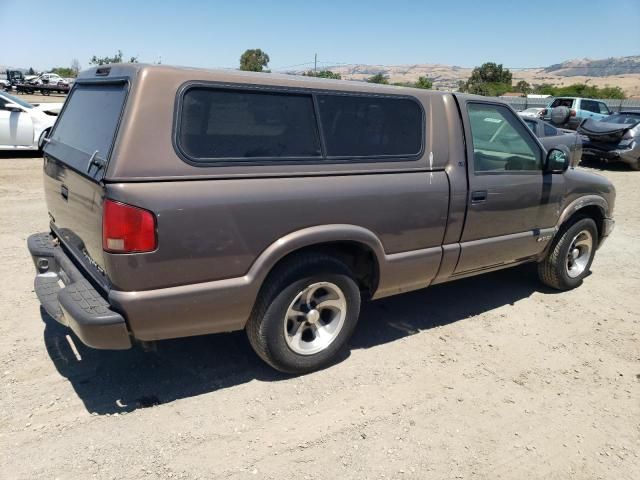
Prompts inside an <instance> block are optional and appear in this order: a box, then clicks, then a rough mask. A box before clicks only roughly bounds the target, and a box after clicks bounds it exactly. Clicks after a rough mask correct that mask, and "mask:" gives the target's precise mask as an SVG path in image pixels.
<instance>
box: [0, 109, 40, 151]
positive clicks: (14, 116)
mask: <svg viewBox="0 0 640 480" xmlns="http://www.w3.org/2000/svg"><path fill="white" fill-rule="evenodd" d="M6 103H8V100H5V99H4V98H0V145H5V146H6V145H8V146H22V147H25V146H32V145H33V121H32V120H31V116H30V115H29V114H28V113H26V112H12V111H11V110H7V109H6V108H5V104H6Z"/></svg>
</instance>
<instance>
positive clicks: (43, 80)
mask: <svg viewBox="0 0 640 480" xmlns="http://www.w3.org/2000/svg"><path fill="white" fill-rule="evenodd" d="M29 83H30V84H32V85H69V82H67V80H65V79H64V78H62V77H61V76H60V75H58V74H57V73H43V74H42V75H40V76H38V77H36V78H34V79H32V80H29Z"/></svg>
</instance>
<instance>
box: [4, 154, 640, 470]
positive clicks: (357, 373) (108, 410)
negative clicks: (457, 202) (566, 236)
mask: <svg viewBox="0 0 640 480" xmlns="http://www.w3.org/2000/svg"><path fill="white" fill-rule="evenodd" d="M12 157H13V155H4V156H2V155H0V278H1V279H2V281H1V284H2V288H0V478H2V479H56V478H59V479H64V480H68V479H87V478H99V479H118V480H119V479H152V478H162V479H165V478H187V479H196V478H206V479H213V478H224V479H241V478H270V479H278V480H280V479H337V478H340V479H342V478H357V479H365V478H371V479H373V478H384V479H425V478H434V479H499V478H504V479H506V478H509V479H524V478H540V479H574V478H575V479H599V478H601V479H616V480H620V479H638V478H640V294H639V293H640V208H638V207H639V206H640V202H639V200H638V198H639V197H638V191H639V187H640V173H635V172H631V171H628V170H626V169H624V168H622V167H620V168H614V167H608V168H607V169H606V170H604V171H602V172H601V173H602V174H604V175H605V176H607V177H609V178H610V179H612V180H613V181H614V183H615V185H616V188H617V190H618V201H617V207H616V218H617V226H616V230H615V231H614V234H613V236H612V237H611V238H610V239H609V240H608V241H607V243H606V244H605V246H604V247H603V248H602V249H601V250H600V251H599V252H598V254H597V256H596V259H595V262H594V264H593V267H592V272H593V273H592V275H591V276H589V277H588V278H587V279H586V280H585V282H584V284H583V285H582V286H581V287H580V288H578V289H576V290H574V291H571V292H567V293H555V292H552V291H549V290H547V289H545V288H543V287H541V285H540V284H539V283H538V281H537V279H536V276H535V269H534V268H531V266H525V267H518V268H515V269H511V270H506V271H502V272H497V273H492V274H488V275H484V276H480V277H476V278H471V279H466V280H460V281H458V282H455V283H451V284H446V285H439V286H435V287H433V288H430V289H426V290H422V291H418V292H413V293H409V294H405V295H401V296H397V297H393V298H389V299H386V300H381V301H378V302H374V303H370V304H367V305H365V307H364V309H363V312H362V315H361V319H360V323H359V326H358V329H357V332H356V334H355V336H354V338H353V339H352V341H351V343H350V345H351V350H350V354H349V355H348V356H347V357H346V358H344V359H343V360H342V362H340V363H338V364H337V365H335V366H333V367H330V368H328V369H326V370H324V371H321V372H317V373H314V374H310V375H306V376H301V377H289V376H285V375H280V374H278V373H275V372H274V371H272V370H271V369H270V368H268V367H266V366H265V365H263V364H262V363H261V362H260V360H258V358H257V357H256V356H255V355H254V354H253V353H252V351H251V350H250V347H249V345H248V343H247V341H246V340H245V337H244V335H243V334H242V333H234V334H225V335H214V336H207V337H198V338H189V339H181V340H175V341H165V342H161V343H158V344H157V349H156V350H155V351H151V352H145V351H142V350H141V349H140V348H135V349H132V350H129V351H123V352H108V351H96V350H91V349H89V348H86V347H84V346H83V345H82V344H81V343H80V342H79V341H77V340H74V338H73V336H68V331H66V330H65V329H64V328H63V327H61V326H59V325H58V324H56V323H55V322H54V321H53V320H52V319H51V318H49V317H48V316H47V315H46V314H44V313H43V312H41V310H40V308H39V304H38V301H37V299H36V296H35V294H34V293H33V277H34V269H33V266H32V264H31V260H30V258H29V254H28V252H27V249H26V238H27V236H28V235H29V234H30V233H33V232H38V231H44V230H46V229H47V212H46V208H45V204H44V200H43V196H42V186H41V172H40V168H41V160H40V159H38V158H30V157H29V156H22V157H21V158H17V159H16V158H12ZM590 169H591V170H593V171H599V169H598V168H597V167H596V166H591V167H590ZM72 345H75V348H77V352H74V350H73V348H72Z"/></svg>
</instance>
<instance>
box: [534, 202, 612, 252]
mask: <svg viewBox="0 0 640 480" xmlns="http://www.w3.org/2000/svg"><path fill="white" fill-rule="evenodd" d="M591 205H595V206H596V207H598V208H599V209H600V211H601V213H602V216H603V218H607V212H608V211H609V203H608V202H607V201H606V200H605V199H604V198H602V197H601V196H599V195H584V196H582V197H579V198H576V199H575V200H574V201H572V202H571V203H569V205H567V206H566V207H564V210H562V213H561V214H560V217H558V221H557V223H556V225H555V227H554V232H553V237H552V238H551V239H550V240H553V239H555V238H556V235H557V234H558V232H559V231H560V228H561V227H562V225H564V224H565V223H566V222H567V221H568V220H569V219H570V218H571V216H572V215H573V214H574V213H576V212H577V211H578V210H580V209H581V208H584V207H588V206H591ZM551 245H553V241H549V242H548V243H547V246H546V247H545V248H544V250H542V252H541V253H540V255H539V256H538V260H540V259H542V258H544V257H545V255H547V253H548V251H549V248H551Z"/></svg>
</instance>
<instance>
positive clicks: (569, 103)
mask: <svg viewBox="0 0 640 480" xmlns="http://www.w3.org/2000/svg"><path fill="white" fill-rule="evenodd" d="M573 100H574V99H573V98H556V99H555V100H554V101H553V102H552V103H551V108H553V107H567V108H573Z"/></svg>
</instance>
